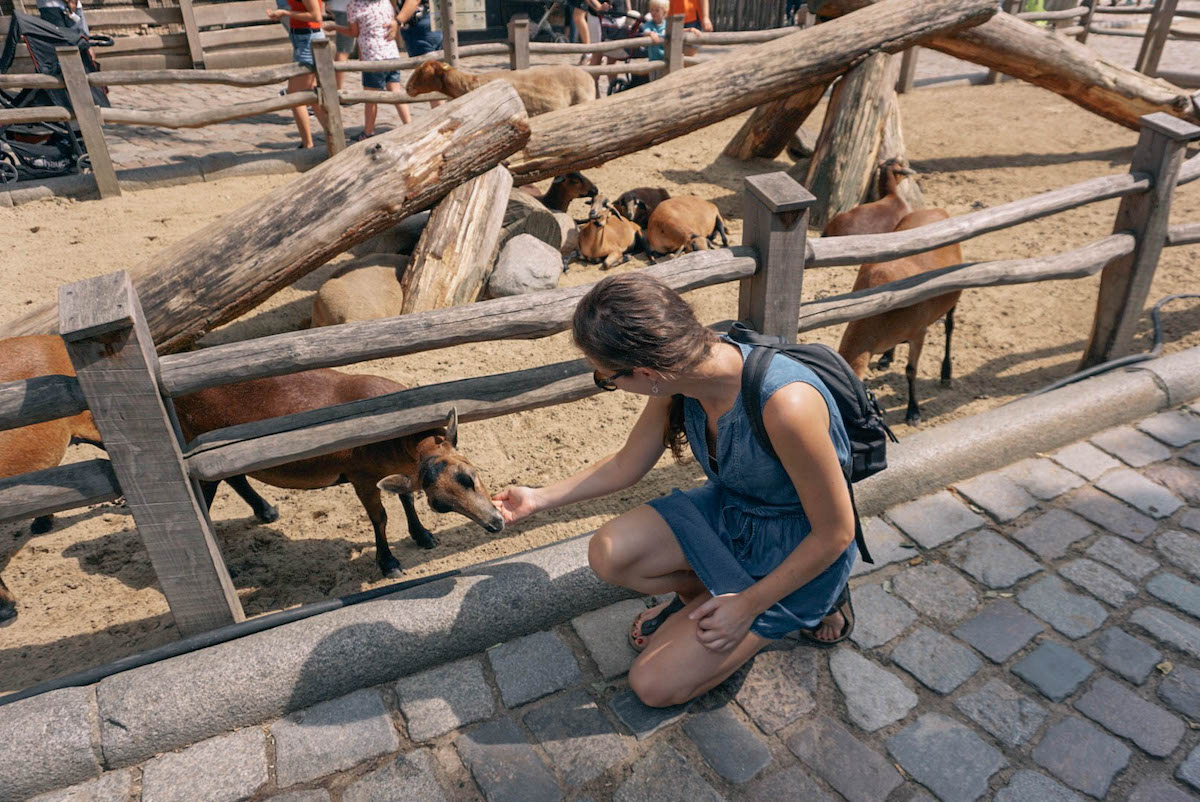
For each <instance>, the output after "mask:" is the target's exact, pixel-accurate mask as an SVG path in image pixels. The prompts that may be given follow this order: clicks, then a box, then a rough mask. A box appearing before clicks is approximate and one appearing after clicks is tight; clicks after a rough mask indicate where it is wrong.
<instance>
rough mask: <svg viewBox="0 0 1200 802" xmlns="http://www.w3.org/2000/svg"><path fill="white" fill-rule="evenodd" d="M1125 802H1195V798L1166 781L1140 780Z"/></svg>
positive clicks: (1156, 779) (1157, 779)
mask: <svg viewBox="0 0 1200 802" xmlns="http://www.w3.org/2000/svg"><path fill="white" fill-rule="evenodd" d="M1127 802H1195V797H1193V796H1192V795H1191V794H1189V793H1187V792H1186V791H1184V790H1182V789H1181V788H1180V787H1179V786H1178V785H1176V784H1175V783H1173V782H1169V781H1167V780H1163V779H1159V778H1157V777H1156V778H1152V779H1148V780H1142V781H1141V782H1140V783H1138V785H1137V787H1136V788H1134V789H1133V791H1131V792H1130V794H1129V799H1128V801H1127Z"/></svg>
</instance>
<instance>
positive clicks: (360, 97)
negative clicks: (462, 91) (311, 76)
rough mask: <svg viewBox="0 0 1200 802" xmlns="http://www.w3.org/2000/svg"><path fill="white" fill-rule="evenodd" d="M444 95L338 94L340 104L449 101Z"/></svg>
mask: <svg viewBox="0 0 1200 802" xmlns="http://www.w3.org/2000/svg"><path fill="white" fill-rule="evenodd" d="M449 99H450V98H449V97H447V96H446V95H443V94H440V93H438V92H430V93H428V94H424V95H421V96H420V97H413V96H412V95H408V94H405V93H404V92H383V91H380V90H376V89H343V90H342V91H341V92H338V100H340V101H341V102H342V103H428V102H429V101H430V100H449Z"/></svg>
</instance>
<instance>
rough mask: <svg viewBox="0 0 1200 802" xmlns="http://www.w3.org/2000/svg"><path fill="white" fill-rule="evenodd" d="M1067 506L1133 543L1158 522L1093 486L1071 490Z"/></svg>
mask: <svg viewBox="0 0 1200 802" xmlns="http://www.w3.org/2000/svg"><path fill="white" fill-rule="evenodd" d="M1067 506H1068V507H1069V508H1070V509H1071V510H1072V511H1073V512H1077V513H1079V514H1080V515H1082V516H1083V517H1084V518H1087V519H1088V520H1089V521H1091V522H1092V523H1094V524H1096V526H1101V527H1103V528H1105V529H1107V530H1108V531H1109V532H1112V533H1113V534H1114V535H1120V536H1121V537H1123V538H1125V539H1126V540H1132V541H1133V542H1134V543H1141V542H1142V541H1143V540H1145V539H1146V538H1148V537H1150V535H1152V534H1154V530H1155V529H1157V528H1158V523H1157V522H1155V520H1154V519H1153V518H1150V517H1149V516H1146V515H1142V514H1141V513H1140V512H1138V511H1137V510H1135V509H1133V508H1132V507H1130V506H1129V505H1127V504H1122V503H1121V502H1119V501H1117V500H1116V499H1115V498H1113V497H1112V496H1110V495H1108V494H1107V493H1101V492H1100V491H1099V490H1097V489H1096V488H1094V487H1085V488H1083V489H1082V490H1080V491H1079V492H1078V493H1075V494H1073V495H1072V496H1071V499H1070V501H1069V502H1068V503H1067Z"/></svg>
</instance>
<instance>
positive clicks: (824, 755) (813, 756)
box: [787, 715, 904, 802]
mask: <svg viewBox="0 0 1200 802" xmlns="http://www.w3.org/2000/svg"><path fill="white" fill-rule="evenodd" d="M787 747H788V749H790V750H792V754H794V755H795V756H796V757H798V758H800V759H801V760H803V761H804V763H805V764H806V765H807V766H808V767H809V768H811V769H812V770H813V771H814V772H816V774H817V776H818V777H820V778H821V779H822V780H824V781H825V782H827V783H829V785H830V786H832V787H833V789H834V790H835V791H837V792H838V793H839V794H841V795H842V796H844V797H846V799H848V800H849V801H850V802H878V801H879V800H881V799H886V798H887V796H888V794H890V793H891V792H892V791H894V790H895V789H897V788H899V787H900V786H901V785H902V784H903V783H904V780H903V778H901V776H900V772H898V771H896V769H895V768H894V767H893V766H892V764H891V763H890V762H888V761H887V760H886V759H885V758H884V757H883V755H881V754H879V753H878V752H876V751H875V750H873V749H871V748H870V747H869V746H867V745H866V744H864V743H863V742H862V741H859V740H858V739H857V738H855V737H854V736H853V735H851V734H850V732H849V731H848V730H847V729H846V728H845V727H843V726H842V725H841V724H839V723H838V722H836V721H834V720H833V719H831V718H829V717H828V716H825V715H818V716H817V717H816V718H814V719H812V720H811V721H809V722H807V723H806V724H805V725H804V726H803V727H801V728H800V729H799V730H797V731H796V732H795V733H793V734H792V735H791V737H789V738H788V739H787Z"/></svg>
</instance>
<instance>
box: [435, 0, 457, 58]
mask: <svg viewBox="0 0 1200 802" xmlns="http://www.w3.org/2000/svg"><path fill="white" fill-rule="evenodd" d="M438 8H439V9H440V13H441V17H442V20H441V27H442V53H443V54H444V55H445V57H446V63H447V64H449V65H450V66H451V67H457V66H458V20H457V19H455V17H454V0H438Z"/></svg>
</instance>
